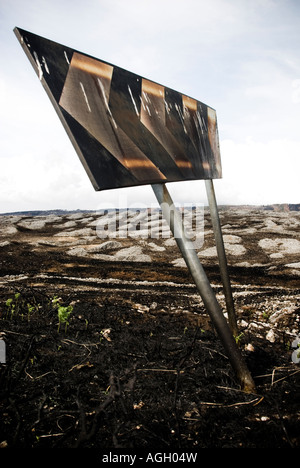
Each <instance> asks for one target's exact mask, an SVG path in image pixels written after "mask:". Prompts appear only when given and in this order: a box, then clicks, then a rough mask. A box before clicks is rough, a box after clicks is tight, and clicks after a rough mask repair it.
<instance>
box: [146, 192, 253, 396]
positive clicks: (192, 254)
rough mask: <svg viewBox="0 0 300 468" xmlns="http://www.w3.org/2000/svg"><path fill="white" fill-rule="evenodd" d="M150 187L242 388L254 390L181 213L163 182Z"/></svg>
mask: <svg viewBox="0 0 300 468" xmlns="http://www.w3.org/2000/svg"><path fill="white" fill-rule="evenodd" d="M152 189H153V191H154V193H155V196H156V198H157V200H158V202H159V204H160V206H161V209H162V212H163V215H164V217H165V219H166V221H167V222H168V224H169V227H170V229H171V231H172V233H173V235H174V237H175V239H176V242H177V245H178V247H179V249H180V251H181V254H182V256H183V258H184V260H185V262H186V264H187V267H188V268H189V271H190V273H191V275H192V277H193V279H194V282H195V284H196V286H197V289H198V291H199V293H200V296H201V298H202V300H203V302H204V305H205V307H206V309H207V312H208V313H209V316H210V318H211V320H212V323H213V325H214V327H215V329H216V332H217V334H218V335H219V338H220V340H221V342H222V344H223V347H224V349H225V351H226V354H227V356H228V358H229V361H230V362H231V365H232V367H233V369H234V371H235V373H236V376H237V378H238V379H239V381H240V384H241V387H242V389H243V390H244V391H246V392H255V384H254V381H253V379H252V376H251V374H250V372H249V370H248V368H247V366H246V364H245V362H244V360H243V358H242V355H241V353H240V350H239V348H238V346H237V344H236V341H235V339H234V336H233V334H232V332H231V330H230V327H229V325H228V323H227V320H226V318H225V317H224V315H223V312H222V309H221V307H220V305H219V303H218V301H217V299H216V296H215V294H214V292H213V289H212V287H211V285H210V282H209V280H208V278H207V276H206V273H205V271H204V269H203V267H202V264H201V262H200V260H199V258H198V256H197V253H196V251H195V249H194V246H193V243H192V241H190V240H189V239H188V238H187V237H186V235H185V232H184V227H183V222H182V219H181V216H180V213H179V212H178V210H177V208H176V207H175V205H174V203H173V201H172V198H171V196H170V194H169V191H168V189H167V187H166V185H165V184H153V185H152Z"/></svg>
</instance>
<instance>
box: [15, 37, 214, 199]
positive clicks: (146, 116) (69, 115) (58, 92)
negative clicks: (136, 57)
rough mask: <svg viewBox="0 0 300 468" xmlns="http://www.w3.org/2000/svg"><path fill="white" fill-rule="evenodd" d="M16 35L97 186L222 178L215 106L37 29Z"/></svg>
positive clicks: (106, 187)
mask: <svg viewBox="0 0 300 468" xmlns="http://www.w3.org/2000/svg"><path fill="white" fill-rule="evenodd" d="M15 33H16V36H17V37H18V39H19V41H20V43H21V45H22V47H23V48H24V50H25V52H26V54H27V56H28V58H29V60H30V62H31V63H32V65H33V67H34V68H35V70H36V72H37V74H38V76H39V78H40V80H41V82H42V84H43V86H44V88H45V90H46V91H47V93H48V96H49V97H50V99H51V101H52V103H53V105H54V107H55V109H56V111H57V113H58V115H59V117H60V118H61V121H62V123H63V125H64V127H65V129H66V131H67V133H68V135H69V137H70V138H71V141H72V143H73V145H74V147H75V149H76V151H77V153H78V155H79V157H80V159H81V162H82V163H83V165H84V167H85V169H86V171H87V173H88V175H89V177H90V179H91V181H92V184H93V186H94V188H95V190H105V189H110V188H119V187H128V186H134V185H144V184H156V183H161V182H175V181H185V180H196V179H217V178H220V177H221V176H222V174H221V161H220V151H219V139H218V129H217V119H216V112H215V110H214V109H212V108H210V107H208V106H207V105H205V104H203V103H201V102H199V101H196V100H195V99H192V98H190V97H188V96H185V95H183V94H181V93H178V92H177V91H174V90H172V89H170V88H167V87H165V86H162V85H160V84H157V83H155V82H153V81H150V80H147V79H145V78H143V77H141V76H138V75H135V74H134V73H131V72H129V71H126V70H124V69H122V68H119V67H117V66H114V65H111V64H109V63H106V62H103V61H101V60H98V59H95V58H93V57H90V56H88V55H86V54H83V53H80V52H78V51H75V50H73V49H70V48H69V47H65V46H63V45H61V44H58V43H56V42H53V41H49V40H48V39H45V38H43V37H40V36H37V35H35V34H32V33H30V32H27V31H24V30H22V29H19V28H15Z"/></svg>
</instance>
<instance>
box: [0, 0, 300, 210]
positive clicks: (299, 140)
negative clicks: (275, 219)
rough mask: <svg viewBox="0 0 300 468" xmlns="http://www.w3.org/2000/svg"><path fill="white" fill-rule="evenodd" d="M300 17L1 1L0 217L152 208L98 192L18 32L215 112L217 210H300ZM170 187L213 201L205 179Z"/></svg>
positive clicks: (136, 3)
mask: <svg viewBox="0 0 300 468" xmlns="http://www.w3.org/2000/svg"><path fill="white" fill-rule="evenodd" d="M299 20H300V2H299V1H297V0H210V1H209V2H207V1H206V0H126V1H124V0H85V1H79V0H75V1H74V0H72V1H69V0H64V1H61V0H60V1H58V0H51V1H49V0H31V1H30V2H24V1H20V0H10V1H6V0H0V47H1V60H2V65H1V68H0V102H1V106H0V141H1V146H0V212H2V213H3V212H7V211H18V210H31V209H49V208H68V209H76V208H90V209H97V207H98V206H99V205H100V204H101V205H102V204H103V203H107V204H114V205H120V204H123V203H126V202H127V203H128V204H131V203H138V202H144V203H148V204H149V203H154V202H155V199H154V195H153V194H152V191H151V188H150V187H136V188H132V189H126V190H113V191H107V192H98V193H96V192H94V189H93V188H92V185H91V183H90V181H89V179H88V177H87V175H86V173H85V171H84V169H83V167H82V165H81V163H80V162H79V160H78V157H77V155H76V153H75V151H74V149H73V147H72V145H71V143H70V141H69V139H68V137H67V135H66V133H65V131H64V129H63V127H62V125H61V123H60V121H59V119H58V117H57V115H56V113H55V111H54V109H53V108H52V105H51V103H50V101H49V99H48V97H47V95H46V93H45V91H44V90H43V88H42V86H41V84H40V82H39V80H38V78H37V77H36V75H35V73H34V71H33V69H32V67H31V65H30V63H29V61H28V59H27V58H26V56H25V54H24V52H23V51H22V49H21V47H20V45H19V43H18V41H17V39H16V38H15V35H14V33H13V28H14V27H15V26H19V27H21V28H23V29H25V30H29V31H31V32H33V33H36V34H39V35H41V36H44V37H46V38H48V39H51V40H54V41H57V42H60V43H62V44H64V45H67V46H70V47H73V48H75V49H77V50H80V51H82V52H85V53H88V54H90V55H93V56H95V57H97V58H99V59H103V60H106V61H108V62H110V63H112V64H115V65H118V66H121V67H123V68H126V69H128V70H130V71H132V72H135V73H137V74H140V75H142V76H144V77H146V78H149V79H150V80H154V81H157V82H159V83H161V84H163V85H165V86H168V87H170V88H173V89H176V90H177V91H180V92H182V93H185V94H188V95H190V96H192V97H193V98H195V99H198V100H200V101H202V102H204V103H206V104H208V105H209V106H211V107H213V108H215V109H216V110H217V116H218V124H219V135H220V144H221V156H222V166H223V179H222V180H220V181H215V188H216V193H217V199H218V202H219V203H220V204H222V203H233V204H238V203H249V204H253V203H254V204H266V203H299V201H300V193H299V172H300V171H299V169H300V132H299V123H300V119H299V117H300V56H299V46H300V28H299ZM169 188H170V191H171V193H172V195H173V197H174V199H175V200H176V201H178V202H182V203H184V202H199V203H202V202H206V196H205V190H204V183H203V182H202V181H197V182H193V183H191V182H189V183H178V184H170V186H169Z"/></svg>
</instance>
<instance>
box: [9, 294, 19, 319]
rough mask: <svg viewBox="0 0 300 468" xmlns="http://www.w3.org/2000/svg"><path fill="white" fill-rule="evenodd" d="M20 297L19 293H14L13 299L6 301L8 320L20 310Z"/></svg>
mask: <svg viewBox="0 0 300 468" xmlns="http://www.w3.org/2000/svg"><path fill="white" fill-rule="evenodd" d="M20 297H21V294H20V293H16V294H15V296H14V299H12V298H10V299H7V301H6V303H5V305H6V307H7V314H6V315H8V314H10V318H13V316H14V315H17V314H18V313H19V309H20V301H19V299H20Z"/></svg>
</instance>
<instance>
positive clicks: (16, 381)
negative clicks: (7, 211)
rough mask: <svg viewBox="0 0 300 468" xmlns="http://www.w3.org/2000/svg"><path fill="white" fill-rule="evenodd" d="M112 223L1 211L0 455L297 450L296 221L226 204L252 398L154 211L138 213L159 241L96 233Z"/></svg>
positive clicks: (207, 228)
mask: <svg viewBox="0 0 300 468" xmlns="http://www.w3.org/2000/svg"><path fill="white" fill-rule="evenodd" d="M123 214H124V213H123ZM109 216H112V213H107V214H101V215H99V214H97V213H93V212H87V213H65V214H59V215H58V214H52V215H43V214H41V215H39V216H30V215H29V214H21V215H6V216H1V217H0V264H1V276H0V338H1V340H2V341H4V342H5V346H6V355H5V356H6V359H5V360H6V362H5V363H2V364H0V444H1V447H7V448H99V449H100V448H101V449H104V448H105V449H106V448H147V449H149V448H151V449H154V448H155V449H158V448H161V449H166V448H169V449H178V448H183V449H201V448H298V447H299V445H300V430H299V429H300V421H299V413H300V408H299V387H300V382H299V377H300V373H299V370H300V368H299V364H298V362H297V356H296V354H297V353H296V354H295V348H293V346H295V342H296V341H297V339H298V337H299V335H300V327H299V323H300V316H299V312H300V304H299V290H300V230H299V227H300V213H299V212H293V211H287V212H285V211H277V212H276V211H266V210H262V209H258V208H257V209H256V208H255V207H254V208H253V207H252V208H238V207H236V208H235V209H233V208H232V209H230V208H228V209H221V210H220V219H221V224H222V232H223V237H224V242H225V249H226V253H227V260H228V265H229V273H230V278H231V284H232V290H233V296H234V303H235V308H236V314H237V318H238V324H239V331H240V335H239V337H238V342H239V346H240V348H241V351H242V354H243V356H244V358H245V360H246V362H247V364H248V367H249V369H250V370H251V373H252V375H253V378H254V380H255V383H256V389H257V391H256V393H255V394H246V393H244V392H242V391H241V390H240V388H239V384H238V382H237V381H236V378H235V375H234V373H233V371H232V368H231V366H230V364H229V362H228V359H227V357H226V356H225V354H224V350H223V348H222V345H221V344H220V342H219V339H218V337H217V336H216V334H215V332H214V329H213V327H212V325H211V322H210V319H209V317H208V315H207V312H206V310H205V308H204V306H203V303H202V300H201V298H200V297H199V294H198V292H197V290H196V287H195V285H194V284H193V281H192V279H191V277H190V275H189V272H188V270H187V268H186V267H185V265H184V263H183V260H182V258H181V255H180V252H179V250H178V248H177V246H176V243H175V240H174V239H173V238H172V236H171V235H169V234H168V229H167V228H166V227H165V226H164V225H163V224H162V223H161V221H160V219H159V213H158V212H153V213H151V212H147V222H148V223H149V226H152V229H153V230H152V233H153V232H156V231H155V230H156V229H158V230H160V233H162V232H164V236H162V235H159V236H158V237H157V238H155V237H154V238H153V237H146V236H145V235H143V232H142V230H140V231H134V232H132V233H131V234H132V235H131V237H119V235H118V234H117V235H116V232H108V237H107V238H100V237H99V235H97V230H96V229H97V226H98V229H99V222H100V225H101V223H102V226H105V225H106V224H107V220H108V217H109ZM124 216H125V214H124ZM136 216H137V213H136V212H132V213H130V212H126V216H125V218H123V222H122V229H123V228H124V219H125V222H126V223H132V222H133V223H135V222H136ZM139 216H140V218H139V220H141V214H139ZM203 228H204V243H203V245H201V246H200V247H199V248H198V249H197V253H198V256H199V258H200V260H201V262H202V264H203V266H204V268H205V271H206V272H207V275H208V277H209V279H210V281H211V284H212V287H213V289H214V291H215V293H216V296H217V299H218V301H219V303H220V304H221V306H222V308H223V310H224V313H226V309H225V299H224V295H223V290H222V283H221V280H220V274H219V268H218V259H217V253H216V248H215V242H214V235H213V231H212V226H211V221H210V216H209V212H208V211H206V210H205V213H204V223H203ZM116 229H117V230H118V231H119V233H120V230H121V224H119V223H118V224H116ZM98 234H99V231H98ZM144 234H145V233H144ZM68 307H69V309H68V310H69V311H70V314H69V316H68V319H67V321H64V322H63V321H60V320H59V315H58V311H59V310H62V309H63V308H65V310H67V308H68Z"/></svg>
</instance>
